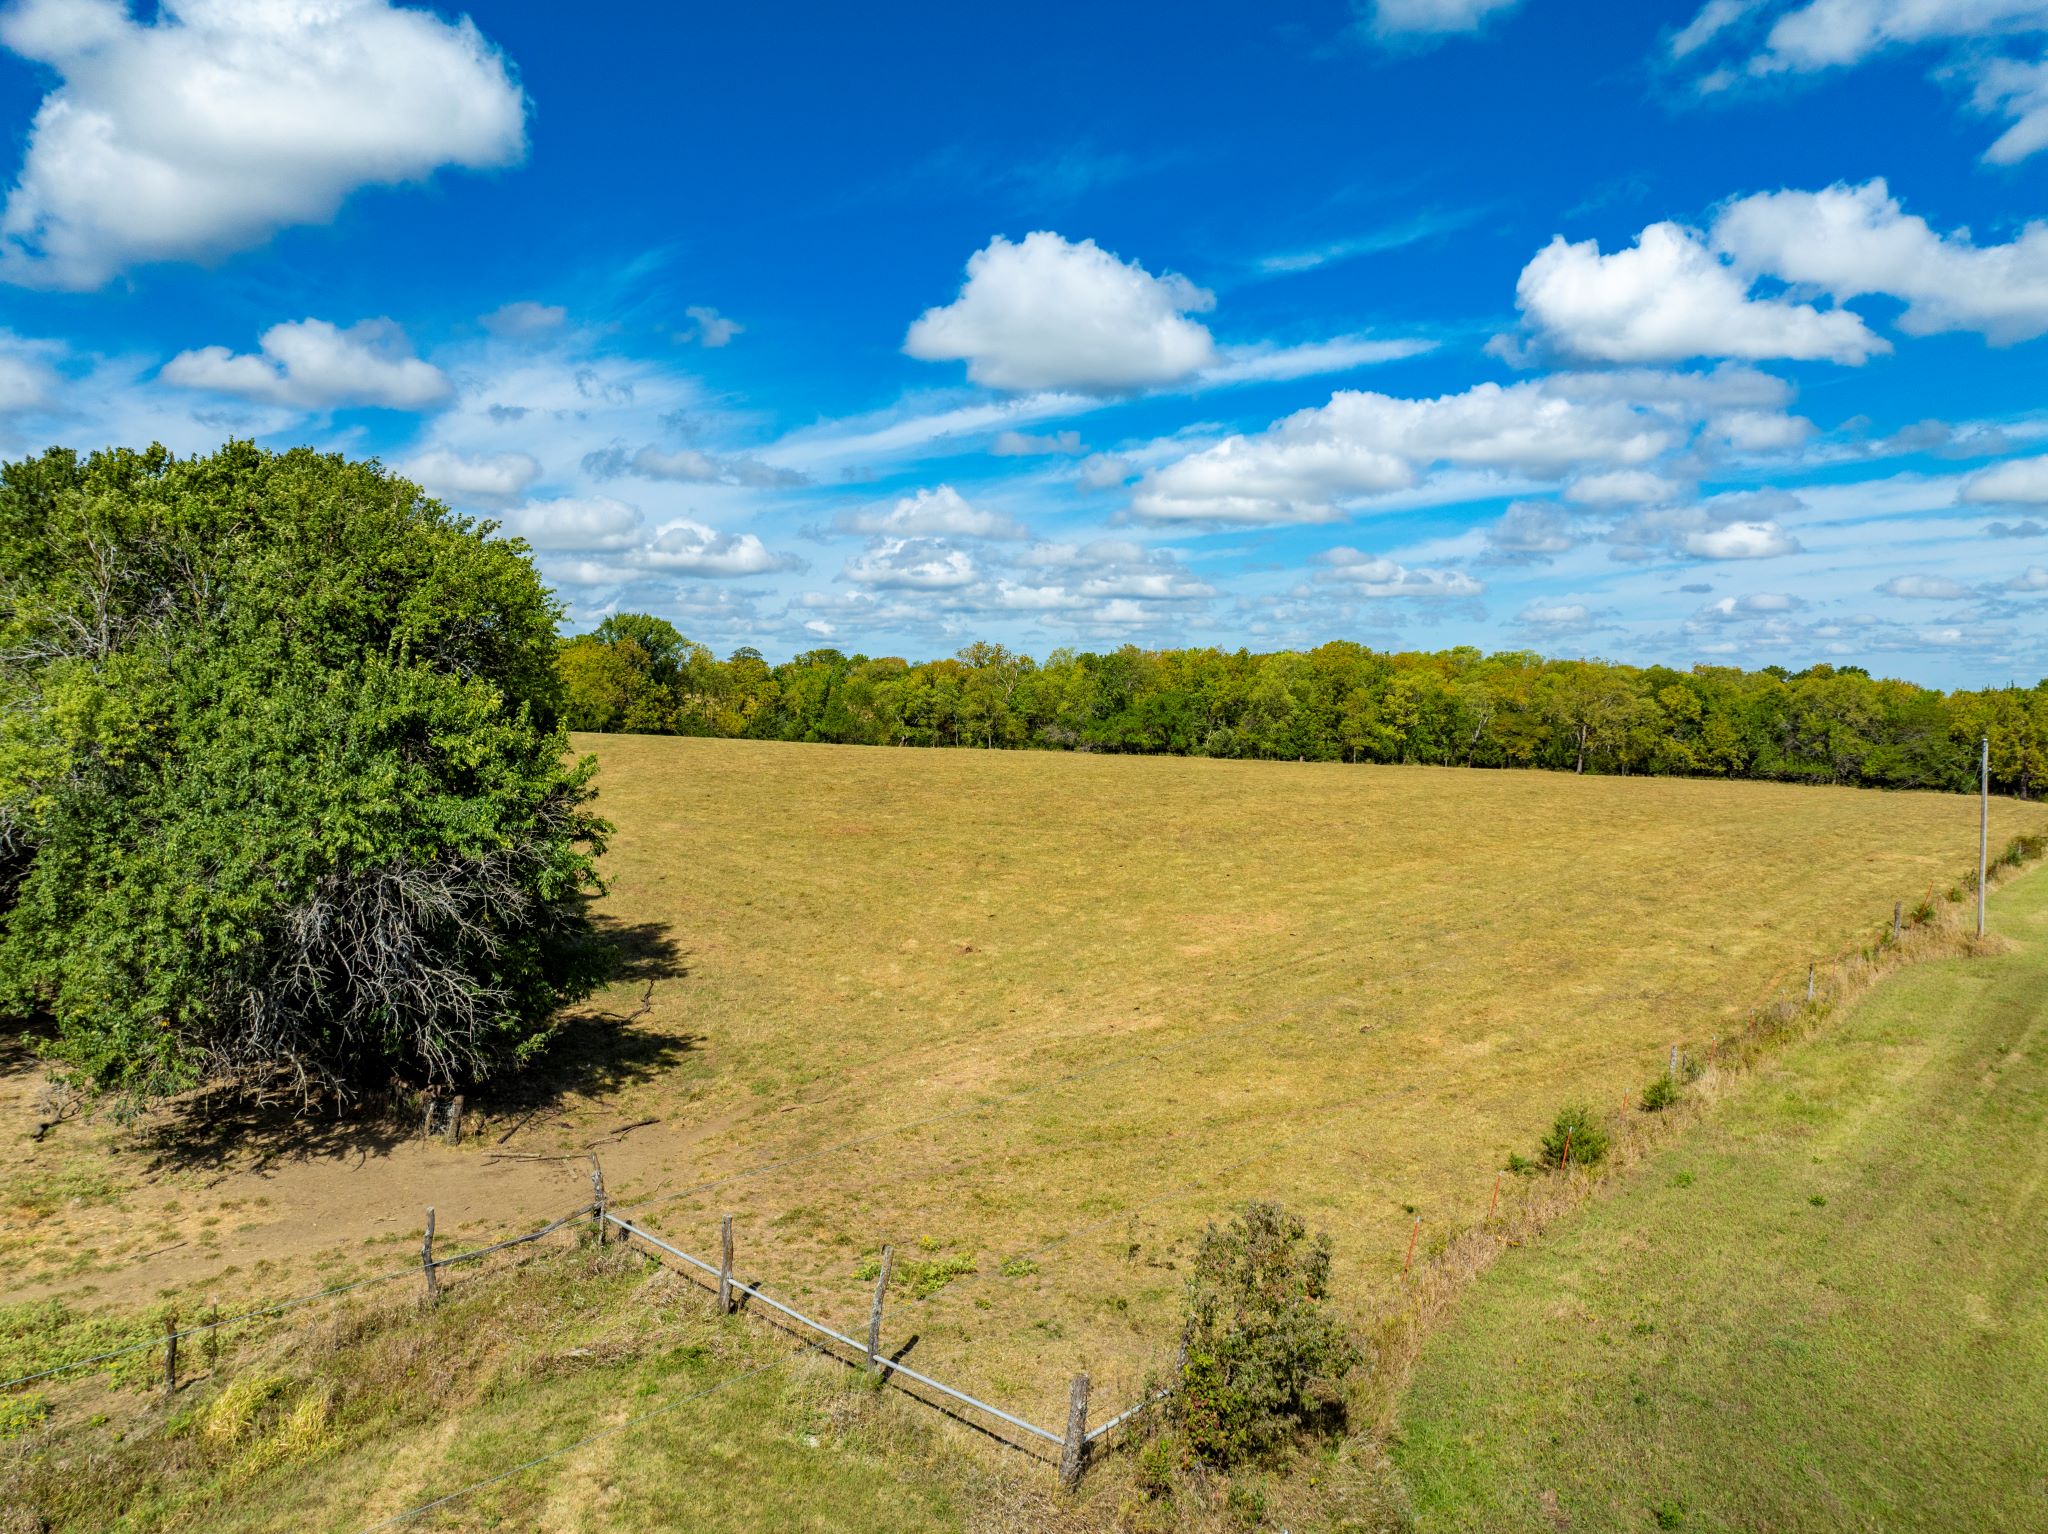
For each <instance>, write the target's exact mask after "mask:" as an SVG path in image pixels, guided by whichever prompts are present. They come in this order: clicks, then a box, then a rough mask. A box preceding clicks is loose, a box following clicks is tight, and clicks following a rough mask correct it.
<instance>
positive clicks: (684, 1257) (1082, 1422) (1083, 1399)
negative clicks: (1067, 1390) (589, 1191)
mask: <svg viewBox="0 0 2048 1534" xmlns="http://www.w3.org/2000/svg"><path fill="white" fill-rule="evenodd" d="M599 1219H600V1220H601V1221H602V1222H603V1223H605V1224H607V1225H609V1226H611V1227H612V1228H613V1229H616V1230H617V1231H618V1232H619V1233H620V1234H621V1235H622V1236H625V1237H628V1238H632V1237H638V1238H639V1239H640V1240H641V1241H643V1242H645V1243H646V1244H647V1245H648V1246H650V1247H653V1248H655V1249H656V1250H657V1251H661V1252H666V1253H668V1255H669V1256H671V1257H674V1258H675V1259H677V1260H678V1261H679V1262H683V1263H687V1264H688V1265H689V1266H690V1267H692V1268H695V1269H696V1270H697V1271H698V1272H699V1273H702V1274H704V1275H705V1276H706V1277H708V1278H710V1279H711V1280H712V1281H713V1282H714V1283H715V1284H716V1285H717V1286H718V1292H719V1293H721V1294H727V1293H730V1294H744V1295H746V1296H748V1297H749V1298H750V1299H754V1300H758V1301H760V1302H761V1303H762V1304H763V1305H766V1306H768V1307H769V1308H770V1309H771V1310H774V1311H775V1312H776V1313H777V1314H778V1315H781V1316H782V1317H784V1318H785V1319H787V1320H789V1321H791V1322H793V1323H795V1324H796V1325H797V1326H799V1327H801V1328H803V1329H805V1330H807V1331H809V1332H811V1333H813V1334H815V1335H816V1336H818V1337H820V1338H823V1339H825V1340H827V1341H830V1342H834V1343H837V1344H838V1345H839V1346H840V1347H842V1348H845V1349H846V1350H847V1351H848V1352H849V1353H851V1354H853V1355H854V1356H855V1357H857V1358H859V1359H862V1360H864V1361H866V1362H867V1363H868V1365H869V1366H870V1367H871V1368H874V1369H875V1370H876V1372H877V1373H878V1374H879V1375H880V1377H881V1378H882V1379H884V1380H890V1381H893V1380H895V1379H897V1378H899V1377H900V1378H902V1379H907V1380H911V1381H913V1382H915V1383H916V1384H919V1385H922V1386H923V1387H924V1388H925V1389H927V1390H931V1391H935V1392H936V1393H938V1394H939V1395H941V1396H944V1397H945V1398H946V1399H947V1400H949V1401H954V1402H957V1403H959V1404H960V1405H962V1406H965V1407H968V1408H969V1409H971V1410H973V1411H976V1412H980V1413H981V1414H983V1415H984V1416H986V1417H989V1418H991V1419H993V1420H994V1421H997V1422H1000V1423H1002V1424H1004V1425H1005V1426H1007V1427H1012V1428H1015V1429H1017V1430H1018V1431H1019V1432H1022V1433H1028V1434H1030V1435H1031V1436H1032V1437H1033V1438H1036V1439H1038V1440H1040V1441H1041V1442H1043V1443H1047V1444H1050V1445H1052V1446H1053V1447H1054V1448H1056V1449H1058V1450H1059V1451H1060V1464H1061V1479H1062V1481H1064V1482H1066V1483H1067V1484H1069V1485H1072V1484H1073V1483H1074V1482H1075V1481H1077V1480H1078V1479H1079V1477H1080V1473H1081V1471H1082V1470H1083V1469H1084V1468H1085V1467H1086V1462H1087V1456H1088V1452H1089V1450H1091V1449H1092V1448H1093V1447H1094V1446H1095V1445H1096V1444H1098V1443H1100V1442H1101V1441H1102V1440H1103V1439H1104V1438H1106V1437H1107V1436H1108V1435H1109V1434H1110V1433H1112V1432H1114V1431H1115V1430H1116V1429H1118V1428H1120V1427H1122V1426H1124V1425H1125V1424H1126V1423H1128V1422H1130V1421H1132V1420H1134V1419H1135V1418H1136V1417H1138V1416H1139V1415H1140V1414H1141V1413H1143V1412H1144V1411H1145V1410H1146V1409H1147V1408H1149V1407H1151V1406H1154V1405H1156V1404H1158V1402H1159V1401H1161V1400H1163V1399H1165V1397H1166V1395H1167V1394H1168V1392H1166V1391H1159V1392H1156V1393H1155V1394H1153V1395H1151V1396H1148V1397H1146V1398H1145V1399H1143V1400H1141V1401H1138V1402H1136V1403H1134V1404H1132V1405H1131V1406H1128V1407H1126V1408H1125V1409H1124V1410H1123V1411H1120V1412H1118V1413H1117V1414H1116V1415H1115V1416H1113V1417H1111V1418H1110V1419H1109V1420H1108V1421H1107V1422H1105V1423H1103V1424H1102V1425H1101V1426H1099V1427H1097V1428H1095V1429H1094V1430H1093V1431H1090V1430H1089V1429H1088V1426H1087V1399H1088V1377H1087V1376H1086V1375H1085V1374H1083V1375H1077V1376H1076V1377H1075V1380H1074V1391H1075V1395H1074V1401H1075V1404H1074V1408H1073V1411H1072V1412H1071V1413H1070V1416H1069V1421H1068V1425H1067V1431H1066V1432H1064V1433H1055V1432H1052V1431H1050V1430H1049V1429H1046V1428H1042V1427H1040V1426H1039V1425H1038V1424H1037V1423H1035V1422H1031V1421H1028V1420H1026V1419H1025V1418H1023V1417H1020V1416H1018V1415H1016V1414H1015V1413H1014V1412H1008V1411H1005V1410H1003V1408H1002V1407H1000V1406H997V1405H995V1404H993V1403H992V1402H989V1401H984V1400H982V1399H981V1398H980V1397H979V1396H973V1395H969V1394H968V1393H967V1392H966V1391H964V1390H960V1389H957V1388H956V1387H954V1386H952V1385H948V1384H946V1383H945V1382H944V1381H942V1380H937V1379H933V1378H932V1377H931V1376H930V1375H929V1374H924V1373H921V1372H920V1371H918V1370H916V1369H913V1368H911V1367H910V1366H909V1365H907V1364H904V1363H902V1362H900V1361H896V1360H888V1361H882V1360H880V1359H879V1358H878V1351H879V1350H878V1349H877V1348H876V1347H874V1346H871V1345H870V1344H869V1343H867V1342H862V1341H859V1340H857V1339H855V1338H852V1337H849V1336H847V1335H846V1333H844V1332H842V1331H840V1330H838V1329H837V1328H836V1327H832V1326H827V1325H826V1324H825V1323H824V1322H823V1321H820V1320H818V1319H817V1318H815V1317H813V1316H807V1315H805V1314H804V1313H803V1312H802V1311H800V1310H798V1309H797V1308H796V1307H795V1306H793V1305H787V1304H784V1303H783V1302H782V1301H781V1300H778V1299H776V1298H775V1296H773V1295H772V1294H768V1293H766V1292H764V1291H763V1290H762V1289H761V1288H759V1287H758V1286H757V1285H753V1284H746V1283H742V1282H740V1281H739V1280H738V1279H736V1278H734V1277H733V1276H732V1270H731V1268H730V1266H721V1265H720V1264H718V1263H714V1262H709V1261H707V1260H705V1259H704V1258H702V1257H698V1256H695V1255H693V1254H692V1253H690V1252H686V1251H684V1250H683V1249H682V1248H681V1247H679V1246H676V1245H674V1244H673V1243H671V1242H668V1241H665V1240H663V1239H662V1238H661V1237H660V1236H657V1235H655V1234H654V1232H652V1231H650V1230H648V1229H647V1228H646V1227H645V1226H641V1225H636V1224H634V1223H633V1222H632V1221H631V1220H628V1219H625V1218H623V1217H622V1216H619V1215H616V1214H613V1213H612V1212H611V1211H610V1210H603V1211H601V1212H600V1214H599ZM880 1303H881V1296H880V1294H879V1293H878V1294H877V1296H876V1304H877V1307H878V1308H877V1315H878V1316H879V1306H880ZM913 1398H914V1397H913ZM999 1436H1000V1435H999Z"/></svg>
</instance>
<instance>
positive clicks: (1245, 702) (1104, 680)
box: [559, 613, 2048, 796]
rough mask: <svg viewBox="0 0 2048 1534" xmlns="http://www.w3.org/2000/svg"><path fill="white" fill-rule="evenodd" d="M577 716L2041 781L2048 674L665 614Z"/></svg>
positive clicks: (1304, 752) (1578, 765) (606, 671)
mask: <svg viewBox="0 0 2048 1534" xmlns="http://www.w3.org/2000/svg"><path fill="white" fill-rule="evenodd" d="M559 665H560V669H561V674H562V681H563V693H564V704H565V708H566V710H567V717H568V720H569V722H570V724H571V726H572V727H574V728H576V729H582V730H624V731H634V732H642V733H652V734H676V735H716V736H735V737H737V736H744V737H748V738H752V739H759V740H806V741H837V742H842V743H851V744H863V745H896V746H979V747H989V748H993V747H1012V748H1014V747H1037V748H1051V749H1068V750H1091V751H1118V752H1146V753H1174V754H1184V755H1191V756H1223V757H1267V758H1279V759H1285V760H1296V759H1305V760H1308V761H1344V762H1421V763H1437V764H1443V765H1454V766H1465V767H1546V768H1553V769H1561V770H1564V771H1576V772H1603V773H1675V774H1685V775H1694V776H1712V777H1746V778H1772V779H1779V780H1785V781H1795V782H1810V783H1837V784H1865V785H1873V786H1882V787H1891V788H1935V789H1964V788H1969V787H1972V786H1974V784H1975V782H1976V766H1977V762H1976V743H1977V741H1978V739H1979V738H1980V737H1981V736H1984V735H1987V734H1988V735H1989V736H1990V739H1991V770H1992V778H1993V784H1994V787H1996V788H1997V789H1999V790H2000V791H2003V792H2007V793H2015V794H2019V795H2022V796H2032V795H2033V794H2035V793H2036V792H2037V791H2038V790H2039V789H2040V787H2041V786H2042V784H2043V783H2044V782H2048V682H2043V683H2041V684H2038V685H2036V686H2033V687H2030V688H2020V687H2004V688H1996V689H1989V690H1984V691H1976V692H1954V693H1942V692H1939V691H1936V690H1934V689H1931V688H1926V687H1919V686H1915V685H1914V684H1913V683H1911V682H1901V681H1890V680H1880V679H1878V678H1874V677H1872V676H1871V675H1869V673H1867V672H1866V671H1864V670H1862V669H1860V668H1858V667H1854V666H1840V667H1837V666H1827V665H1819V666H1813V667H1810V668H1808V669H1807V670H1804V671H1800V672H1788V671H1786V670H1784V669H1783V668H1781V667H1776V666H1771V667H1766V668H1764V669H1763V670H1760V671H1743V670H1740V669H1738V668H1735V667H1730V666H1696V667H1694V668H1693V669H1692V670H1690V671H1677V670H1673V669H1671V668H1670V667H1665V666H1628V665H1618V664H1614V663H1611V662H1606V661H1588V660H1551V659H1546V658H1544V657H1543V656H1540V655H1536V654H1533V653H1531V652H1529V651H1522V650H1516V651H1505V652H1499V653H1495V654H1491V655H1489V654H1482V653H1481V652H1480V651H1478V650H1476V649H1471V648H1459V649H1453V650H1438V651H1431V652H1403V653H1399V654H1389V653H1385V652H1381V651H1376V650H1371V649H1367V648H1366V647H1365V646H1363V645H1358V644H1351V643H1348V642H1345V641H1333V642H1331V643H1329V644H1325V645H1321V646H1319V647H1317V648H1316V649H1313V650H1308V651H1298V650H1280V651H1275V652H1272V653H1270V654H1254V653H1251V652H1249V651H1245V650H1235V651H1227V650H1217V649H1199V650H1198V649H1189V650H1143V649H1139V648H1138V647H1136V646H1134V645H1125V646H1124V647H1122V648H1121V649H1117V650H1112V651H1109V652H1107V653H1102V654H1096V653H1091V652H1086V651H1074V650H1056V651H1054V652H1053V653H1052V654H1051V655H1049V656H1048V657H1047V658H1046V659H1045V660H1044V661H1043V662H1040V661H1036V660H1034V659H1032V658H1031V657H1030V656H1028V655H1020V654H1018V653H1016V652H1015V651H1012V650H1009V649H1006V648H1005V647H1004V646H1002V645H996V644H972V645H969V646H968V647H967V648H966V649H964V650H961V651H960V652H959V653H958V654H957V655H955V656H953V657H952V658H950V659H946V660H933V661H923V662H919V663H917V664H911V663H910V662H907V661H904V660H900V659H896V658H894V657H869V656H865V655H847V654H843V653H842V652H840V651H838V650H812V651H809V652H807V653H805V654H802V655H799V656H797V657H796V658H795V659H794V660H791V661H788V662H786V663H785V664H782V665H779V666H771V665H769V664H768V663H767V662H766V661H765V660H763V659H762V657H761V655H760V653H759V652H758V651H755V650H752V649H741V650H736V651H734V652H733V654H732V655H730V656H728V657H727V658H726V659H724V660H720V659H718V658H717V657H716V656H715V655H713V654H712V652H711V651H710V650H709V649H707V648H706V647H705V646H703V645H701V644H694V643H692V642H690V641H689V640H687V639H685V638H684V637H683V636H682V635H681V634H680V633H678V632H677V631H676V629H675V628H674V627H673V626H672V625H671V624H669V623H667V622H666V621H664V620H663V619H660V618H655V617H649V616H646V615H644V614H631V613H629V614H621V615H618V616H615V617H612V618H609V619H607V620H606V621H605V622H604V623H603V624H602V625H601V626H600V627H599V628H598V629H597V630H596V631H595V632H593V633H590V634H586V635H582V636H579V637H577V638H575V639H571V640H568V641H566V642H565V643H564V644H563V646H562V650H561V654H560V658H559Z"/></svg>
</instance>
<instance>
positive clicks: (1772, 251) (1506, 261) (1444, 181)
mask: <svg viewBox="0 0 2048 1534" xmlns="http://www.w3.org/2000/svg"><path fill="white" fill-rule="evenodd" d="M569 18H570V13H569V12H566V11H564V10H563V9H562V8H561V7H560V6H556V5H540V4H532V5H528V4H495V5H489V6H485V7H481V8H479V9H477V10H474V11H472V12H470V13H468V14H467V15H464V14H463V13H459V12H454V11H437V10H431V9H423V8H414V7H399V6H392V5H390V4H388V3H385V0H290V3H287V0H184V3H179V4H164V5H162V6H161V7H160V8H156V9H149V8H143V7H132V8H131V7H125V6H123V5H121V4H119V3H114V0H27V3H16V4H13V5H10V6H7V7H5V8H0V44H4V46H5V49H6V50H7V51H6V52H5V53H4V54H0V119H4V120H5V122H6V123H7V124H8V125H9V129H10V133H11V144H10V148H9V153H10V154H11V155H12V157H13V163H12V165H11V167H10V174H11V179H10V181H9V190H8V193H7V199H6V203H5V209H4V213H0V452H4V453H5V454H6V455H8V456H16V455H19V454H21V453H25V452H29V451H34V450H37V449H40V448H42V447H44V446H47V445H50V444H53V443H62V444H66V445H71V446H77V447H81V448H89V447H94V446H98V445H102V444H107V443H128V444H136V445H140V444H142V443H146V442H148V441H150V440H160V441H163V442H165V443H166V444H168V445H170V446H172V447H174V448H177V449H179V450H181V451H202V450H206V449H209V448H211V447H213V446H215V445H216V444H218V443H219V442H220V441H222V440H223V439H225V438H227V437H229V436H242V437H254V438H256V439H257V440H258V441H261V442H263V443H265V444H268V445H273V446H279V447H283V446H289V445H292V444H296V443H301V442H310V443H314V444H316V445H320V446H323V447H331V448H336V449H341V450H344V451H348V452H352V453H362V454H371V453H374V454H377V455H379V456H381V457H382V458H383V459H384V460H385V461H386V462H388V463H391V464H393V465H396V466H399V467H401V468H403V469H405V470H406V472H408V473H410V474H411V475H413V477H415V478H417V479H419V480H420V481H421V482H422V483H423V484H425V485H427V486H428V487H429V488H430V489H432V490H433V491H434V492H435V493H437V494H439V495H441V496H443V497H444V498H445V499H446V500H447V501H448V502H449V503H450V504H451V505H454V506H457V507H459V508H461V509H463V510H465V511H468V512H472V513H475V514H478V515H483V516H489V517H492V518H494V519H496V520H498V521H500V522H501V523H503V524H504V526H505V527H506V528H507V529H508V530H510V531H514V532H517V533H519V534H520V535H522V536H524V537H526V538H528V539H529V540H530V541H531V542H532V543H533V545H534V546H535V548H536V550H537V554H538V558H539V560H540V563H541V565H542V567H543V569H544V571H545V572H546V574H547V576H548V578H549V579H550V580H551V581H552V582H553V583H554V584H555V586H556V587H557V589H558V590H559V591H560V592H561V594H562V596H563V598H564V599H565V601H567V603H568V604H569V608H570V614H571V623H572V625H573V626H575V627H586V626H588V625H590V624H592V623H594V622H596V621H597V620H598V619H600V618H601V617H602V616H603V615H604V614H605V613H607V612H610V611H615V610H619V609H638V610H646V611H653V612H659V613H662V614H665V615H667V616H669V617H671V618H672V619H674V620H675V621H676V623H677V624H678V626H680V627H681V628H682V629H683V631H684V632H685V633H686V634H688V635H689V636H690V637H691V638H693V639H699V640H702V641H703V642H705V643H707V644H710V645H711V646H713V647H714V648H715V649H717V650H719V651H720V652H721V653H723V652H725V651H727V650H730V649H731V648H733V647H735V646H738V645H742V644H751V645H754V646H756V647H758V648H759V649H761V650H762V651H763V652H764V653H767V654H768V655H770V656H771V657H781V656H786V655H788V654H791V653H794V652H796V651H799V650H803V649H806V648H810V647H813V646H816V645H820V644H831V645H835V646H838V647H840V648H844V649H848V650H855V649H858V650H864V651H867V652H869V653H895V654H904V655H909V656H913V657H923V656H929V655H935V654H945V653H948V652H950V651H952V650H954V649H956V648H958V647H959V646H960V645H962V644H964V643H966V642H967V641H968V640H970V639H975V638H988V639H996V640H1001V641H1003V642H1006V643H1009V644H1011V645H1013V646H1016V647H1018V648H1021V649H1025V650H1028V651H1031V652H1033V653H1036V654H1041V655H1042V654H1044V653H1045V652H1046V651H1048V650H1050V649H1052V648H1054V647H1056V646H1059V645H1080V646H1089V647H1097V648H1100V647H1103V646H1111V645H1115V644H1120V643H1124V642H1127V641H1131V642H1137V643H1141V644H1147V645H1154V644H1219V645H1224V646H1236V645H1240V644H1243V645H1249V646H1252V647H1254V648H1275V647H1280V646H1283V645H1309V644H1315V643H1318V642H1321V641H1323V640H1326V639H1332V638H1350V639H1358V640H1362V641H1364V642H1367V643H1370V644H1374V645H1379V646H1399V647H1426V648H1437V647H1442V646H1448V645H1453V644H1467V643H1469V644H1478V645H1481V646H1484V647H1487V648H1509V647H1524V646H1526V647H1530V648H1535V649H1540V650H1543V651H1546V652H1549V653H1554V654H1596V655H1603V656H1607V657H1611V658H1616V659H1627V660H1635V661H1652V660H1658V661H1665V662H1669V663H1673V664H1679V665H1689V664H1692V663H1695V662H1699V661H1710V662H1732V663H1739V664H1744V665H1760V664H1765V663H1769V662H1778V663H1782V664H1787V665H1792V666H1801V665H1806V664H1810V663H1811V662H1814V661H1818V660H1830V661H1834V662H1836V663H1855V664H1860V665H1864V666H1867V667H1869V668H1870V669H1872V670H1873V671H1877V672H1881V673H1885V674H1892V675H1902V676H1908V677H1912V678H1915V679H1918V680H1923V681H1927V682H1932V683H1937V684H1945V685H1954V684H1982V683H1999V682H2005V681H2007V680H2013V679H2018V680H2022V681H2027V682H2031V681H2033V680H2034V679H2036V678H2038V677H2040V676H2042V675H2043V674H2044V673H2048V398H2044V392H2048V391H2044V387H2043V385H2044V383H2048V374H2044V368H2043V364H2044V361H2048V222H2043V220H2044V219H2048V0H1674V3H1670V4H1659V3H1652V0H1632V3H1609V0H1360V3H1357V4H1346V3H1342V0H1327V3H1321V4H1306V3H1304V4H1286V3H1273V0H1269V3H1265V4H1230V3H1221V0H1209V3H1193V0H1191V3H1183V4H1181V5H1176V6H1171V7H1168V6H1159V5H1127V6H1121V7H1104V6H1101V5H1099V4H1098V5H1088V6H1081V5H1063V4H1042V5H1039V6H1036V7H1032V8H1030V9H1029V11H1028V12H1023V13H1015V14H1012V13H1001V12H996V11H991V10H989V9H988V8H986V7H964V6H959V5H957V4H944V5H940V4H901V3H899V4H895V5H891V6H885V7H869V8H862V9H860V10H855V9H852V8H847V7H842V6H822V5H819V6H796V5H770V4H763V5H756V6H738V7H697V6H672V7H589V8H584V9H583V10H581V11H579V12H577V13H576V14H575V15H574V19H573V21H572V20H571V19H569Z"/></svg>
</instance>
